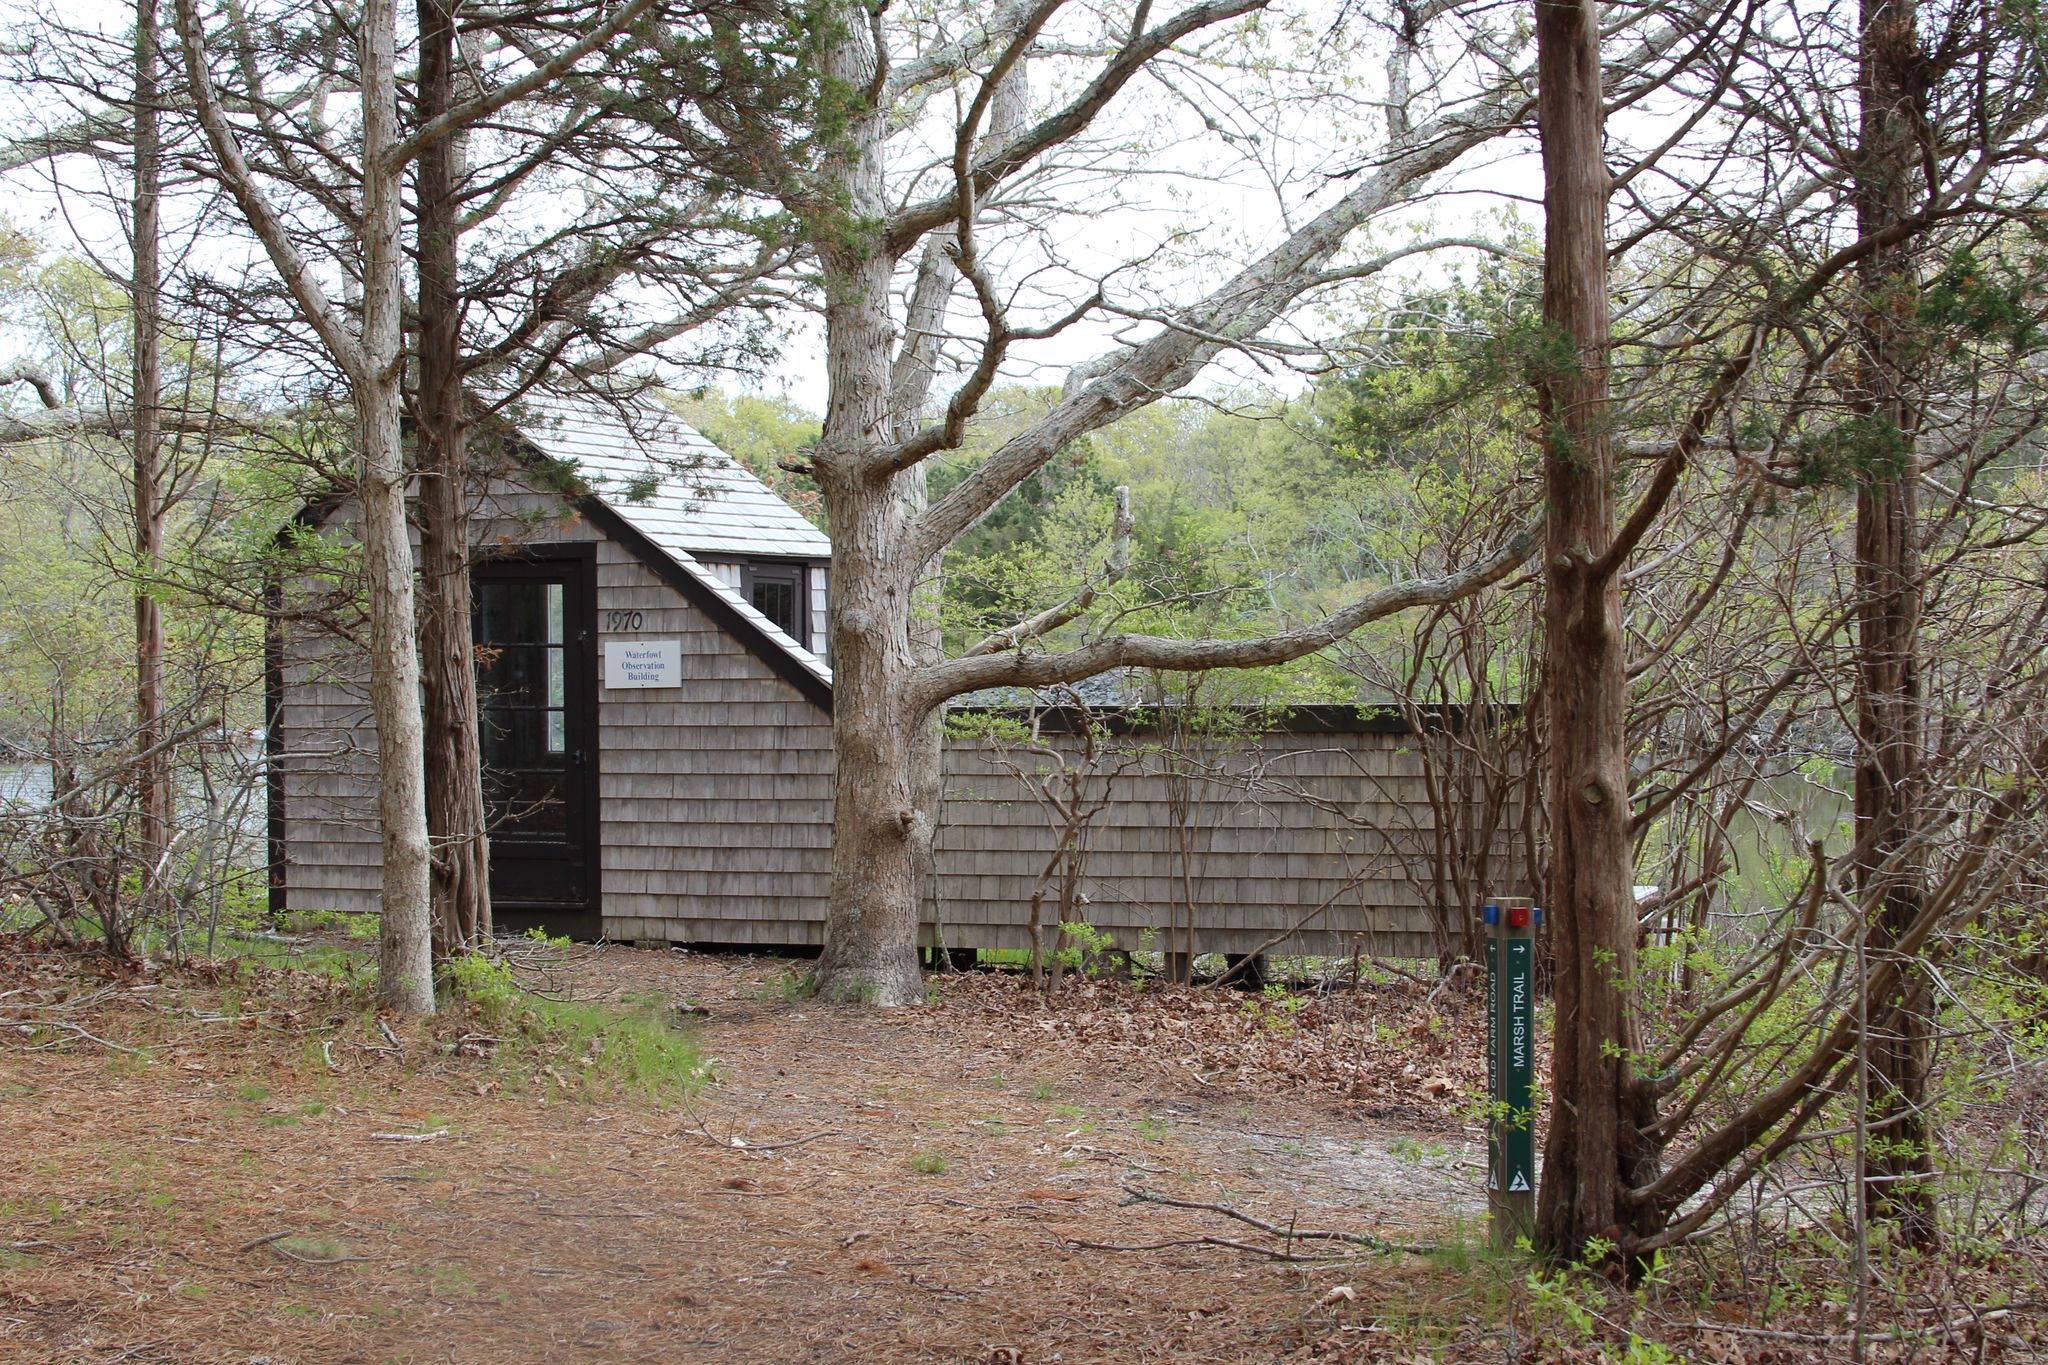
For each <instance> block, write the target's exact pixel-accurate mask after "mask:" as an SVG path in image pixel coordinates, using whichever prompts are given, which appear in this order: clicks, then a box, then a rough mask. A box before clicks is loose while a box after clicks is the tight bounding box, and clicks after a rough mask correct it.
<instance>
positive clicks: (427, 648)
mask: <svg viewBox="0 0 2048 1365" xmlns="http://www.w3.org/2000/svg"><path fill="white" fill-rule="evenodd" d="M417 12H418V17H419V31H420V59H419V63H420V77H419V98H418V112H417V117H418V118H419V120H420V121H421V122H422V123H425V122H427V121H428V120H431V119H433V118H435V117H436V116H438V115H440V114H442V113H444V112H445V111H447V110H448V109H449V108H451V107H453V106H454V104H455V100H456V76H455V64H456V61H455V59H456V43H455V16H454V13H453V11H452V10H451V9H450V8H449V6H448V4H447V3H446V2H445V0H419V4H418V7H417ZM462 160H463V139H462V138H461V137H459V136H454V137H445V138H441V139H439V140H438V141H436V142H434V143H432V144H431V145H429V146H428V147H426V148H425V149H424V150H423V151H422V152H421V153H420V157H419V160H418V162H417V163H416V169H415V172H414V184H415V190H416V197H417V200H418V210H417V213H418V220H417V221H418V234H417V235H418V240H417V242H416V243H415V252H416V258H417V262H418V265H417V269H418V272H419V318H420V322H419V370H418V391H417V393H416V394H415V397H414V403H415V412H416V414H417V417H418V419H419V420H418V428H417V446H418V456H419V471H420V495H419V525H420V591H421V596H422V601H421V604H420V625H419V630H420V670H421V675H422V679H423V681H424V683H425V688H424V691H423V694H422V701H423V704H424V708H425V720H426V742H427V750H426V783H427V833H428V835H429V837H430V838H431V839H432V841H433V847H434V874H433V895H434V955H435V957H436V958H445V957H448V956H450V955H452V954H455V953H459V952H462V951H464V950H465V949H467V948H469V947H471V946H472V945H474V944H476V943H478V942H480V941H481V940H483V939H486V938H488V937H489V936H490V933H491V888H490V846H489V842H488V837H487V835H486V832H485V815H484V791H483V762H482V754H481V752H480V748H479V737H478V733H477V697H476V669H475V666H474V663H473V654H472V649H471V641H470V600H469V594H470V586H469V497H468V483H469V480H468V473H469V458H468V422H467V420H466V414H465V412H464V405H463V392H462V370H461V364H460V358H461V346H462V300H461V295H460V292H459V290H460V282H459V280H458V277H457V270H458V264H457V254H456V251H457V245H458V241H457V238H458V235H459V233H460V230H461V229H460V225H459V222H458V216H459V213H460V205H459V204H458V203H457V201H456V189H457V181H458V180H459V178H460V176H461V174H462Z"/></svg>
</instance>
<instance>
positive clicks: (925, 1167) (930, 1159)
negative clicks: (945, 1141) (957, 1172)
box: [910, 1151, 953, 1175]
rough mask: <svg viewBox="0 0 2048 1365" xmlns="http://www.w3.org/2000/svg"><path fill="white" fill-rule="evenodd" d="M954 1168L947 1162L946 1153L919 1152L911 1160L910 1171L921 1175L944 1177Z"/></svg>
mask: <svg viewBox="0 0 2048 1365" xmlns="http://www.w3.org/2000/svg"><path fill="white" fill-rule="evenodd" d="M952 1168H953V1167H952V1163H951V1162H949V1161H947V1160H946V1154H945V1153H944V1152H931V1151H925V1152H919V1153H918V1154H917V1155H916V1156H913V1157H912V1158H910V1169H911V1170H913V1171H916V1172H917V1173H918V1174H919V1175H944V1174H945V1173H946V1172H947V1171H949V1170H951V1169H952Z"/></svg>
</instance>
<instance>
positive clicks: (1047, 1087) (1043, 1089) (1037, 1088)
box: [1031, 1080, 1053, 1100]
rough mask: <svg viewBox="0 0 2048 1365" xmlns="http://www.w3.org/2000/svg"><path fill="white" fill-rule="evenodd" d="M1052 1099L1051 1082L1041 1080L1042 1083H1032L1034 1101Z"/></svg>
mask: <svg viewBox="0 0 2048 1365" xmlns="http://www.w3.org/2000/svg"><path fill="white" fill-rule="evenodd" d="M1052 1097H1053V1084H1052V1082H1051V1081H1044V1080H1040V1081H1033V1082H1032V1083H1031V1098H1032V1099H1034V1100H1049V1099H1051V1098H1052Z"/></svg>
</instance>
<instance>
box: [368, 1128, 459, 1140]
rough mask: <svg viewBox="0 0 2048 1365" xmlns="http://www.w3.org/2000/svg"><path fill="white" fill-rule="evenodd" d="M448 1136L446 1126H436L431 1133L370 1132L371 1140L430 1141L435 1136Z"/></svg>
mask: <svg viewBox="0 0 2048 1365" xmlns="http://www.w3.org/2000/svg"><path fill="white" fill-rule="evenodd" d="M447 1136H448V1130H447V1129H446V1128H436V1129H435V1130H434V1131H433V1132H431V1133H372V1134H370V1139H371V1140H372V1141H373V1142H432V1141H433V1140H434V1139H435V1138H444V1137H447Z"/></svg>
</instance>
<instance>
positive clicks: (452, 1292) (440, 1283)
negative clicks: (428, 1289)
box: [427, 1261, 477, 1299]
mask: <svg viewBox="0 0 2048 1365" xmlns="http://www.w3.org/2000/svg"><path fill="white" fill-rule="evenodd" d="M427 1278H428V1279H430V1280H432V1281H433V1283H434V1292H435V1293H436V1294H446V1295H448V1296H450V1297H453V1298H465V1299H466V1298H470V1297H473V1296H474V1295H475V1294H476V1292H477V1284H476V1277H475V1276H473V1275H471V1274H470V1273H469V1272H468V1271H467V1270H464V1269H463V1268H462V1267H461V1266H459V1265H453V1264H450V1263H448V1262H445V1261H444V1262H443V1263H441V1264H440V1265H432V1266H428V1267H427Z"/></svg>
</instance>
